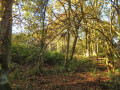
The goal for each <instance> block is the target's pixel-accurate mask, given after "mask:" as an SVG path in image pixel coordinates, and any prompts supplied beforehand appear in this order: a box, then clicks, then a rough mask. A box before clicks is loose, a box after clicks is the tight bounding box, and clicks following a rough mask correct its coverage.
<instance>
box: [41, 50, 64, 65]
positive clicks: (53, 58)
mask: <svg viewBox="0 0 120 90" xmlns="http://www.w3.org/2000/svg"><path fill="white" fill-rule="evenodd" d="M43 58H44V59H45V63H46V64H49V65H56V64H57V65H60V64H62V63H63V62H64V55H63V54H61V53H58V52H55V51H47V52H45V53H44V55H43Z"/></svg>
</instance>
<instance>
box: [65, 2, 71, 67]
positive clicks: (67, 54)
mask: <svg viewBox="0 0 120 90" xmlns="http://www.w3.org/2000/svg"><path fill="white" fill-rule="evenodd" d="M68 5H69V6H68V11H69V13H68V20H69V21H68V29H67V52H66V58H65V66H66V67H67V60H68V56H69V44H70V26H71V22H70V21H71V20H70V13H71V0H69V1H68Z"/></svg>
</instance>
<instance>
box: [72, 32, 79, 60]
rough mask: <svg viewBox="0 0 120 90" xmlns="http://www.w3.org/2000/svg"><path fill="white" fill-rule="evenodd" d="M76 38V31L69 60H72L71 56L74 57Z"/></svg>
mask: <svg viewBox="0 0 120 90" xmlns="http://www.w3.org/2000/svg"><path fill="white" fill-rule="evenodd" d="M77 38H78V30H76V35H75V39H74V42H73V47H72V54H71V58H70V60H72V59H73V55H74V53H75V48H76V43H77Z"/></svg>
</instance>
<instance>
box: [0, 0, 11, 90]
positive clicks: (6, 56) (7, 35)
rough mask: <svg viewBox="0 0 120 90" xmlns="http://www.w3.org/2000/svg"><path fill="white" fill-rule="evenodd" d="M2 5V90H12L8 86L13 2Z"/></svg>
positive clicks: (9, 0) (0, 19)
mask: <svg viewBox="0 0 120 90" xmlns="http://www.w3.org/2000/svg"><path fill="white" fill-rule="evenodd" d="M0 4H1V7H0V8H1V12H0V14H1V15H0V66H1V69H0V90H11V88H10V86H9V84H8V68H9V67H8V64H9V61H10V59H11V57H10V56H11V32H12V0H4V2H0Z"/></svg>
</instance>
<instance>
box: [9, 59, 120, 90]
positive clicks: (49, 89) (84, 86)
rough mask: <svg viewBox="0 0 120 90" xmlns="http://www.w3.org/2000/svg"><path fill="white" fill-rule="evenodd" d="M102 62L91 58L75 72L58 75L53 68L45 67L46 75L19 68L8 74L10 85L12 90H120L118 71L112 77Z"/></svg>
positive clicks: (25, 67) (24, 67) (26, 68)
mask: <svg viewBox="0 0 120 90" xmlns="http://www.w3.org/2000/svg"><path fill="white" fill-rule="evenodd" d="M103 60H104V59H101V58H99V59H98V62H97V60H96V59H95V58H92V59H89V60H88V61H87V63H84V64H83V63H80V64H79V65H78V68H77V69H76V71H75V72H63V73H60V74H56V73H54V72H55V71H56V67H55V66H48V65H45V66H44V67H43V69H44V70H46V73H44V74H37V75H34V73H33V72H34V70H33V69H32V67H28V66H19V69H16V71H14V73H13V72H12V71H11V73H10V85H11V86H12V88H13V90H120V87H119V86H120V82H119V81H120V76H119V71H116V72H115V74H114V75H112V74H110V73H108V72H107V69H106V66H105V64H104V63H103ZM93 62H94V63H93ZM117 65H118V63H117ZM91 67H92V68H91ZM28 69H29V70H30V69H31V71H30V72H31V75H30V73H29V71H28Z"/></svg>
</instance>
